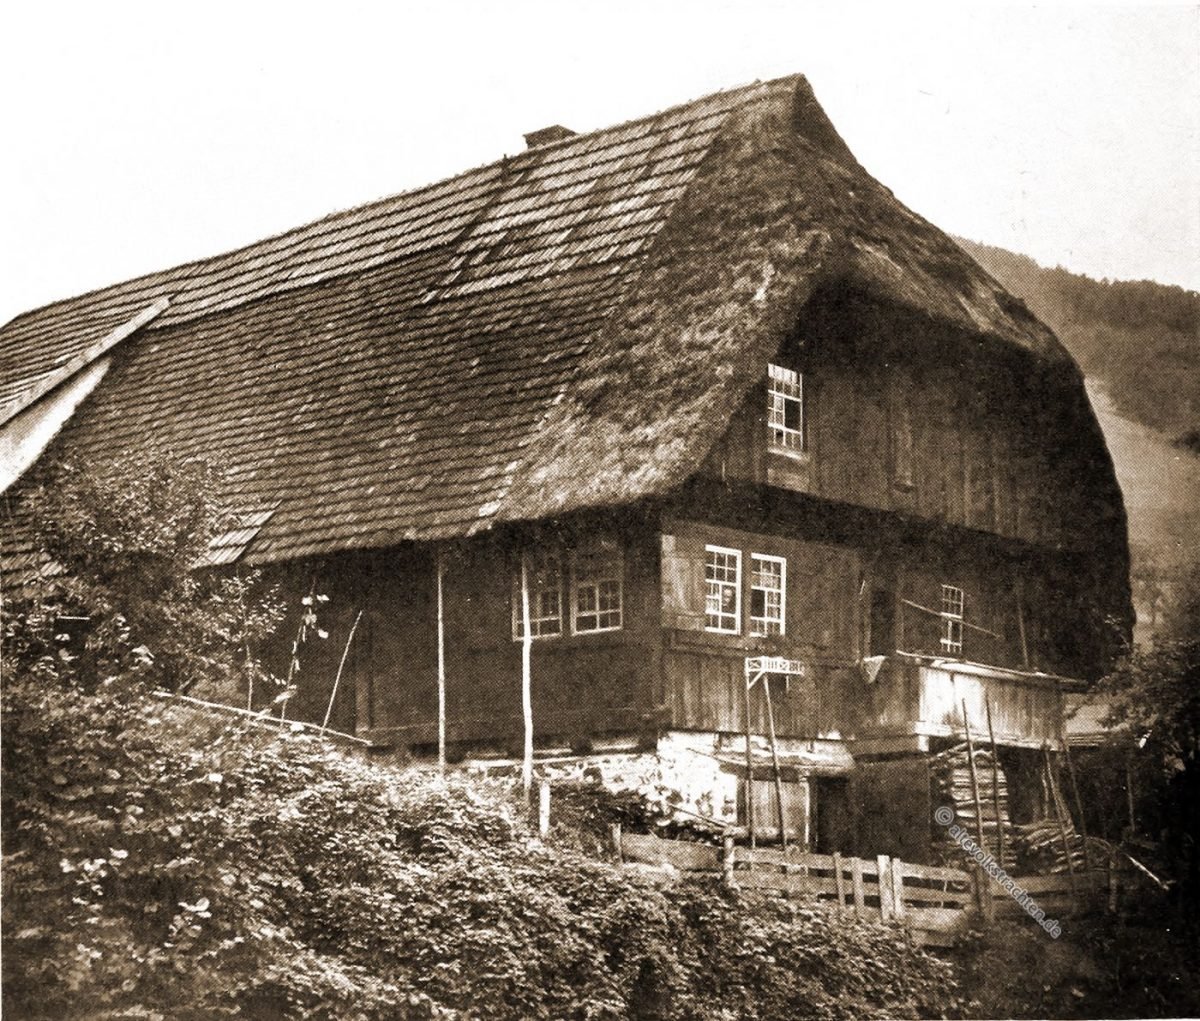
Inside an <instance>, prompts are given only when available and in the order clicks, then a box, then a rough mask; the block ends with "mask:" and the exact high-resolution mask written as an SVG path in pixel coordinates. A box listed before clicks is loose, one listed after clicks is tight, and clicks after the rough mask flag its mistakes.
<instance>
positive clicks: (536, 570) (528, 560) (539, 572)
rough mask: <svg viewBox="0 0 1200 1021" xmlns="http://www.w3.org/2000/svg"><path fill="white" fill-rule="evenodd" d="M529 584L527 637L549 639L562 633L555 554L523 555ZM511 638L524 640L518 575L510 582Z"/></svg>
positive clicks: (558, 562)
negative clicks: (511, 592)
mask: <svg viewBox="0 0 1200 1021" xmlns="http://www.w3.org/2000/svg"><path fill="white" fill-rule="evenodd" d="M525 571H526V577H527V579H528V582H529V633H530V634H531V635H532V636H533V637H534V638H550V637H553V636H554V635H561V634H562V631H563V620H562V617H563V614H562V561H561V557H560V556H559V554H558V553H557V552H547V551H539V552H536V553H527V554H526V555H525ZM513 637H514V638H524V637H525V628H524V611H523V606H522V601H521V571H520V569H519V568H518V570H517V573H516V577H515V578H514V579H513Z"/></svg>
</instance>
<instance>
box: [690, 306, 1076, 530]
mask: <svg viewBox="0 0 1200 1021" xmlns="http://www.w3.org/2000/svg"><path fill="white" fill-rule="evenodd" d="M851 305H852V306H853V307H852V308H851V307H850V306H851ZM871 308H872V307H871V306H870V305H869V304H867V303H865V302H864V301H861V300H856V301H851V299H846V298H842V299H838V300H834V299H825V300H821V299H817V300H815V301H814V302H813V304H812V306H811V307H810V309H809V310H808V312H807V313H806V316H805V318H804V320H803V321H802V322H801V324H800V325H799V327H798V329H797V331H796V334H795V335H794V336H792V337H790V338H788V339H787V340H786V341H785V342H784V344H783V346H782V349H781V351H780V353H779V355H778V356H777V357H778V359H779V360H780V361H781V362H783V363H784V364H786V365H788V366H789V367H794V368H797V369H799V370H801V371H802V372H803V375H804V390H805V410H806V418H807V426H808V429H807V431H808V450H807V452H805V453H804V454H800V455H798V454H796V453H794V452H775V451H771V450H770V449H769V444H768V431H767V421H766V366H765V365H764V366H763V376H764V379H763V384H762V386H761V387H760V388H757V389H755V390H754V391H752V392H751V393H750V394H749V395H748V397H747V399H746V401H745V403H744V404H743V406H742V408H741V409H740V411H739V412H738V413H737V414H736V415H735V417H734V419H733V421H732V422H731V424H730V427H729V429H728V431H727V433H726V434H725V436H724V437H723V439H722V440H721V441H719V442H718V443H717V445H716V446H715V447H714V448H713V450H712V451H711V453H710V454H709V456H708V458H707V460H706V462H705V464H704V468H703V471H705V472H706V473H707V474H709V475H712V476H716V477H718V478H722V479H742V480H746V481H750V482H754V483H759V484H769V485H772V486H778V487H781V488H790V489H795V490H798V491H801V492H806V493H810V494H812V495H814V496H819V497H823V498H826V499H830V500H837V501H839V502H843V503H849V504H856V505H859V506H864V507H872V508H878V509H881V510H887V511H896V512H901V513H904V514H911V515H916V516H919V517H922V518H926V519H930V520H936V521H939V522H945V523H948V524H953V525H961V526H964V527H967V528H971V529H977V530H980V531H986V532H992V533H995V534H998V535H1002V536H1006V537H1009V538H1014V539H1021V540H1023V541H1026V542H1030V543H1035V544H1038V545H1043V546H1056V545H1058V544H1059V543H1061V542H1064V541H1066V542H1068V543H1069V542H1071V541H1075V542H1078V541H1079V540H1080V537H1081V536H1082V535H1083V534H1084V533H1083V532H1082V531H1081V530H1080V528H1079V527H1078V525H1079V523H1080V522H1081V521H1082V520H1083V519H1084V518H1085V517H1086V516H1087V512H1088V508H1087V507H1086V506H1085V505H1084V504H1083V502H1082V499H1081V497H1082V496H1083V495H1084V493H1085V492H1086V489H1085V488H1084V487H1074V486H1073V485H1072V483H1073V482H1074V480H1075V477H1076V474H1077V473H1078V472H1082V471H1083V466H1079V465H1073V464H1072V463H1071V459H1072V456H1073V455H1072V453H1071V450H1072V444H1071V433H1070V428H1071V426H1070V422H1069V418H1068V416H1066V415H1065V414H1064V412H1063V408H1062V407H1061V406H1060V403H1061V402H1059V401H1058V400H1057V398H1056V393H1057V390H1056V387H1055V385H1054V384H1055V381H1054V379H1053V378H1050V379H1047V378H1042V376H1039V375H1038V374H1037V372H1035V368H1034V366H1033V364H1032V363H1027V362H1025V361H1023V360H1022V359H1021V358H1019V357H1017V356H1015V355H1013V354H1012V353H1009V352H1001V351H986V350H984V349H983V348H982V347H981V346H980V345H979V343H978V342H976V341H973V340H970V339H968V338H964V337H961V336H959V337H939V336H937V335H936V334H934V333H932V332H931V331H930V330H929V329H928V328H927V327H923V326H922V325H921V324H916V323H913V322H912V321H910V320H908V319H906V318H905V317H904V316H903V315H901V314H899V313H895V314H889V315H885V314H883V313H882V312H881V311H880V310H878V309H874V310H873V311H872V312H868V311H866V310H868V309H871ZM850 329H853V331H854V332H853V333H849V332H848V331H849V330H850Z"/></svg>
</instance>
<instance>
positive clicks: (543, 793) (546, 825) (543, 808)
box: [538, 780, 550, 840]
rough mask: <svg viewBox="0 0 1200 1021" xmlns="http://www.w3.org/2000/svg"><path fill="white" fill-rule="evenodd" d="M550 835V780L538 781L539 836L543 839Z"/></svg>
mask: <svg viewBox="0 0 1200 1021" xmlns="http://www.w3.org/2000/svg"><path fill="white" fill-rule="evenodd" d="M549 835H550V781H549V780H539V781H538V836H539V837H541V838H542V839H543V840H545V839H546V837H548V836H549Z"/></svg>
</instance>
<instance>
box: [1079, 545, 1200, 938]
mask: <svg viewBox="0 0 1200 1021" xmlns="http://www.w3.org/2000/svg"><path fill="white" fill-rule="evenodd" d="M1100 691H1101V692H1102V693H1103V694H1104V695H1105V696H1106V697H1107V698H1108V701H1109V705H1110V707H1111V708H1110V711H1109V714H1108V717H1107V722H1108V723H1109V724H1110V725H1111V726H1112V727H1113V728H1114V731H1113V736H1112V738H1111V740H1110V742H1109V743H1110V745H1111V751H1112V753H1113V754H1114V755H1115V756H1116V757H1118V758H1120V759H1124V758H1125V757H1127V756H1129V755H1130V754H1131V753H1132V754H1133V755H1135V757H1136V758H1137V759H1138V760H1140V761H1141V762H1142V763H1145V764H1148V766H1149V772H1150V776H1151V777H1152V784H1153V786H1152V789H1151V790H1150V791H1149V792H1145V794H1144V796H1147V795H1148V796H1149V797H1152V798H1154V799H1155V800H1156V801H1157V802H1159V803H1160V806H1161V807H1160V808H1159V810H1158V811H1157V812H1156V815H1157V816H1158V817H1159V818H1160V820H1161V824H1162V829H1161V836H1162V838H1163V840H1162V846H1161V848H1160V854H1161V856H1162V859H1163V862H1164V866H1165V867H1166V868H1167V869H1169V870H1170V873H1171V874H1172V876H1173V877H1174V878H1175V880H1176V883H1177V892H1178V896H1179V899H1180V903H1181V906H1182V907H1185V908H1186V909H1187V910H1188V912H1189V913H1190V914H1191V915H1192V917H1193V918H1194V917H1195V916H1194V910H1195V907H1196V905H1198V904H1200V568H1198V567H1193V568H1192V569H1191V573H1190V576H1189V577H1188V579H1187V582H1186V584H1185V586H1184V589H1183V591H1182V593H1181V596H1180V598H1179V600H1178V602H1177V603H1176V604H1175V605H1174V606H1173V607H1171V609H1170V611H1169V614H1168V617H1167V621H1166V626H1165V628H1164V632H1163V634H1162V635H1160V636H1159V637H1158V639H1157V640H1156V641H1155V643H1154V645H1153V646H1152V647H1150V648H1148V649H1135V650H1134V651H1133V652H1132V653H1131V654H1130V655H1129V656H1128V657H1126V659H1125V660H1124V661H1123V662H1122V663H1121V664H1120V665H1119V666H1118V668H1117V669H1116V670H1114V671H1113V673H1112V674H1111V675H1109V676H1108V677H1106V678H1105V679H1104V681H1103V682H1102V683H1101V686H1100ZM1130 745H1133V746H1134V748H1131V747H1130Z"/></svg>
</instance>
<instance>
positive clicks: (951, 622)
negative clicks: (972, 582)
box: [941, 585, 966, 655]
mask: <svg viewBox="0 0 1200 1021" xmlns="http://www.w3.org/2000/svg"><path fill="white" fill-rule="evenodd" d="M965 607H966V599H965V597H964V595H963V590H962V589H960V588H956V587H955V586H953V585H943V586H942V612H941V618H942V642H941V644H942V651H943V652H949V653H954V654H956V655H962V651H963V611H964V609H965Z"/></svg>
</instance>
